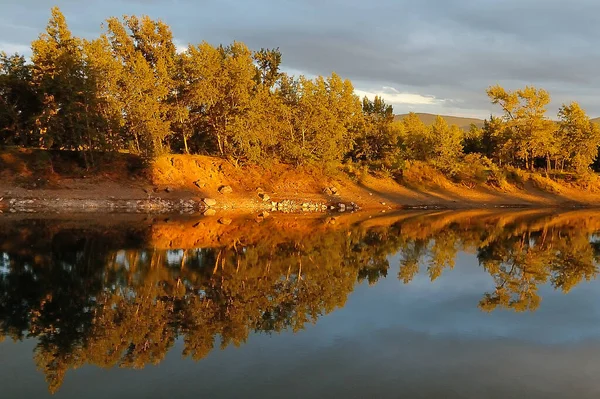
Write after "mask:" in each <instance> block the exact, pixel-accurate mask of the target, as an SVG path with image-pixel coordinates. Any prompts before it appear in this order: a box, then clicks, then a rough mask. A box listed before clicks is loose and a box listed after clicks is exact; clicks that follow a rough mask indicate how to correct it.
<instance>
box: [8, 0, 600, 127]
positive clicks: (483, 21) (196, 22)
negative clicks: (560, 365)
mask: <svg viewBox="0 0 600 399" xmlns="http://www.w3.org/2000/svg"><path fill="white" fill-rule="evenodd" d="M54 5H58V6H59V7H60V8H61V10H62V11H63V13H64V14H65V16H66V18H67V22H68V23H69V26H70V28H71V30H72V31H73V32H74V34H76V35H78V36H82V37H86V38H92V37H95V36H97V35H98V34H99V33H100V31H101V27H100V25H101V23H102V21H104V20H105V19H106V18H108V17H111V16H121V15H132V14H135V15H149V16H151V17H152V18H159V19H161V20H163V21H164V22H166V23H167V24H168V25H170V26H171V28H172V30H173V34H174V37H175V40H176V44H177V45H178V46H181V47H185V46H187V44H188V43H192V44H196V43H200V42H201V41H207V42H209V43H211V44H215V45H216V44H221V43H223V44H227V43H231V42H232V41H234V40H237V41H242V42H244V43H246V44H247V45H248V46H249V47H250V48H252V49H260V48H261V47H267V48H273V47H279V48H280V50H281V52H282V53H283V65H282V66H283V69H284V70H285V71H286V72H289V73H293V74H296V75H298V74H304V75H306V76H310V77H313V76H316V75H329V74H331V72H333V71H335V72H336V73H338V74H339V75H341V76H342V77H344V78H348V79H350V80H352V82H353V83H354V86H355V88H356V91H357V94H359V95H361V96H363V95H367V96H369V97H373V96H374V95H376V94H378V95H381V96H383V98H384V99H385V100H386V102H388V103H391V104H393V105H394V110H395V112H396V113H405V112H408V111H415V112H429V113H434V114H446V115H456V116H472V117H487V116H489V115H490V113H492V112H494V113H500V110H499V109H497V108H495V106H493V105H492V104H490V102H489V100H488V98H487V96H486V94H485V90H486V88H487V87H488V86H490V85H493V84H501V85H503V86H504V87H506V88H507V89H518V88H521V87H524V86H525V85H534V86H536V87H541V88H544V89H546V90H548V91H549V92H550V94H551V96H552V104H551V106H550V107H549V116H550V117H554V116H555V114H556V112H557V110H558V107H559V106H560V105H561V104H562V103H567V102H570V101H578V102H579V103H580V104H581V105H582V106H583V107H584V108H585V109H586V110H587V111H588V113H589V114H590V115H591V116H593V117H596V116H600V96H597V95H596V94H597V92H598V91H600V73H598V66H600V45H598V43H597V41H598V37H599V36H600V24H598V15H600V2H598V1H596V0H570V1H568V2H567V1H564V0H460V1H459V0H420V1H416V0H412V1H405V0H371V1H366V0H319V1H317V0H253V1H250V0H165V1H158V0H102V1H97V0H86V1H81V0H53V1H47V0H0V10H1V11H0V50H4V51H6V52H8V53H12V52H15V51H18V52H21V53H25V54H27V53H28V52H29V43H30V42H31V41H32V40H34V39H35V38H36V37H37V36H38V34H39V33H40V32H41V31H42V30H43V29H44V28H45V26H46V22H47V20H48V18H49V15H50V8H51V7H52V6H54Z"/></svg>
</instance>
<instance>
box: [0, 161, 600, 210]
mask: <svg viewBox="0 0 600 399" xmlns="http://www.w3.org/2000/svg"><path fill="white" fill-rule="evenodd" d="M36 156H37V155H36V154H35V152H32V151H25V150H13V151H8V152H7V151H4V152H0V211H2V212H15V213H16V212H19V213H21V212H69V213H72V212H107V211H117V212H143V213H204V212H206V211H207V210H208V213H209V214H212V213H215V212H216V213H219V214H221V213H223V212H226V213H229V214H237V213H260V212H285V213H290V212H291V213H302V212H303V213H323V212H329V211H332V210H335V211H340V210H342V211H353V210H357V209H363V210H379V211H382V210H386V211H389V210H393V209H402V208H404V209H411V208H413V209H414V208H422V209H473V208H504V207H561V208H574V207H595V206H600V193H594V192H589V191H587V190H582V189H575V188H572V187H558V189H557V188H556V186H555V188H554V189H553V190H552V191H547V190H542V189H540V188H538V187H535V186H534V185H532V184H527V183H526V184H523V185H520V186H510V185H509V186H505V187H503V188H502V189H500V188H497V187H492V186H486V185H480V186H475V187H468V186H466V185H463V184H457V183H452V182H450V181H448V180H446V179H438V180H436V181H435V182H426V183H422V184H419V185H410V184H404V185H402V184H399V183H398V182H396V181H395V180H393V179H391V178H384V177H374V176H371V175H364V174H363V175H361V176H360V177H357V176H356V175H353V174H348V173H345V172H342V171H334V172H332V171H327V172H325V171H323V170H321V169H318V168H314V167H313V168H308V167H304V168H296V167H293V166H290V165H280V164H277V165H271V166H269V167H258V166H254V167H240V166H235V165H233V164H232V163H231V162H229V161H227V160H223V159H220V158H214V157H206V156H184V155H167V156H163V157H160V158H158V159H156V160H155V161H153V162H151V163H148V164H142V163H139V161H138V160H136V159H135V158H133V157H132V156H130V155H123V154H121V155H119V156H118V157H117V158H116V159H113V160H111V163H110V167H104V168H99V169H97V170H91V171H90V170H86V169H83V168H82V167H81V165H78V164H77V163H76V162H74V161H71V160H65V159H60V160H59V161H56V160H51V161H47V160H44V161H39V160H36V158H35V157H36ZM113 157H114V155H113ZM44 159H45V158H44ZM209 208H210V209H209Z"/></svg>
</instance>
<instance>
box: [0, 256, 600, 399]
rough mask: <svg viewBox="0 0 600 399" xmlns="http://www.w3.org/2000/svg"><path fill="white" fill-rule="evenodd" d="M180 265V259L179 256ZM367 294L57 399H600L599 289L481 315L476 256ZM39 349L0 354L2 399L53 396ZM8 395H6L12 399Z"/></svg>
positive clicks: (101, 375) (108, 376)
mask: <svg viewBox="0 0 600 399" xmlns="http://www.w3.org/2000/svg"><path fill="white" fill-rule="evenodd" d="M173 256H174V258H173V259H172V260H173V261H176V260H177V259H176V258H177V253H175V252H174V253H173ZM398 263H399V259H398V257H397V256H392V257H390V264H391V268H390V270H389V272H388V277H387V278H383V279H381V280H379V282H378V283H377V284H376V285H375V286H369V285H368V284H367V283H363V284H360V285H357V286H356V287H355V291H354V292H353V293H352V294H351V295H350V296H349V298H348V301H347V303H346V306H345V307H344V308H343V309H338V310H336V311H334V312H333V313H331V314H329V315H326V316H322V317H321V318H319V319H318V321H317V323H316V324H315V325H308V326H307V328H306V329H305V330H303V331H301V332H299V333H298V334H292V333H282V334H274V335H271V336H268V335H265V334H258V335H256V334H255V335H251V336H250V338H249V339H248V342H247V343H245V344H243V345H242V346H240V347H239V348H235V347H233V346H231V347H229V348H227V349H226V350H224V351H221V350H219V349H215V350H214V351H213V352H211V353H210V354H209V355H208V356H207V357H206V358H205V359H203V360H201V361H199V362H193V361H192V360H190V359H182V357H181V352H182V350H183V344H182V342H181V341H178V342H177V343H176V344H175V347H174V348H172V350H171V351H170V352H169V354H168V355H167V357H166V359H165V360H164V361H163V362H162V363H160V364H159V365H158V366H148V367H146V368H145V369H144V370H142V371H140V370H129V369H117V368H115V369H110V370H100V369H98V368H96V367H91V366H85V367H83V368H81V369H77V370H72V371H69V372H68V374H67V377H66V379H65V381H64V384H63V386H62V387H61V389H60V391H59V392H58V393H57V395H56V396H55V397H56V398H79V397H86V398H106V397H129V398H167V397H177V398H186V397H203V396H204V397H214V398H221V397H223V398H238V397H244V398H261V399H263V398H281V397H293V398H296V397H297V398H304V397H351V398H364V397H394V398H395V397H423V398H437V397H449V398H481V397H486V398H488V397H489V398H496V397H497V398H506V397H524V398H537V397H539V398H547V397H556V398H559V397H560V398H562V397H596V396H597V395H598V394H600V383H596V381H597V377H596V375H597V373H598V372H600V343H599V341H598V339H597V337H598V336H600V328H599V325H600V322H599V321H600V317H599V315H598V307H599V306H600V300H599V299H600V290H598V282H597V281H592V282H589V283H587V282H582V283H581V284H579V285H578V286H576V287H575V288H574V289H573V290H572V291H571V292H570V293H569V294H567V295H565V294H563V293H562V292H559V291H555V290H554V289H552V287H549V286H544V287H540V295H541V296H542V302H541V305H540V307H539V309H538V310H537V311H535V312H524V313H515V312H513V311H510V310H502V309H500V308H499V309H496V310H495V311H493V312H491V313H485V312H482V311H481V310H479V309H478V307H477V304H478V302H479V300H480V299H481V298H482V296H483V294H484V293H485V292H486V291H488V290H492V289H493V281H492V278H491V277H490V275H489V274H487V273H486V272H485V271H484V270H483V269H482V268H481V267H480V266H478V264H477V259H476V257H475V256H473V255H466V254H460V255H459V257H458V259H457V261H456V266H455V268H454V269H445V270H444V272H443V273H442V275H441V276H440V277H439V278H438V279H437V280H436V281H435V282H433V283H431V282H430V281H429V277H428V275H427V273H426V270H425V269H424V267H422V270H421V273H419V274H418V275H417V276H416V277H415V278H414V280H413V281H412V282H411V283H409V284H407V285H405V284H403V283H402V282H401V281H399V280H398V279H397V274H398ZM32 349H33V347H32V343H31V341H26V342H24V343H18V344H13V343H10V342H5V343H2V344H0V384H1V385H2V386H3V387H5V388H4V389H3V392H4V394H3V395H2V398H5V397H6V398H11V397H32V398H33V397H36V398H37V397H46V396H48V395H49V394H48V392H47V388H46V384H45V383H44V381H43V375H42V374H41V373H39V372H37V371H35V366H34V364H33V362H32V360H31V354H32ZM4 395H7V396H4Z"/></svg>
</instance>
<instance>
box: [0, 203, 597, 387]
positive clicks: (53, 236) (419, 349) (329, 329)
mask: <svg viewBox="0 0 600 399" xmlns="http://www.w3.org/2000/svg"><path fill="white" fill-rule="evenodd" d="M113 219H114V220H113ZM113 219H110V218H107V217H106V216H103V217H98V218H95V219H93V218H89V217H86V218H83V219H82V218H81V217H71V218H62V219H56V218H54V219H46V220H41V219H31V218H29V219H21V218H15V217H4V219H0V333H1V334H2V336H3V340H2V342H0V397H1V398H44V397H56V398H103V399H104V398H107V397H127V398H192V397H193V398H198V397H211V398H261V399H263V398H283V397H286V398H307V397H315V398H321V397H331V398H400V397H410V398H413V397H414V398H507V397H509V398H513V397H516V398H521V397H522V398H565V397H574V398H575V397H577V398H588V397H589V398H592V397H594V398H596V397H598V395H599V394H600V379H599V378H598V373H599V372H600V286H599V282H598V281H597V280H596V275H597V273H598V270H599V269H598V262H599V261H600V243H598V237H600V235H597V232H598V231H600V213H595V212H591V211H578V212H570V213H566V214H559V213H554V212H544V211H521V212H516V213H500V212H480V213H477V212H470V213H469V212H467V213H452V212H442V213H438V214H425V213H407V214H398V215H394V216H389V217H386V219H382V218H372V219H369V220H367V221H363V222H360V221H356V222H353V223H351V222H349V221H345V219H344V218H343V217H341V218H338V219H337V220H333V219H331V218H328V217H324V218H307V219H302V218H301V219H298V220H291V219H285V218H277V217H275V218H271V219H267V220H264V221H262V222H261V223H258V222H257V221H255V220H234V221H233V223H232V224H230V225H224V224H219V223H217V222H216V219H214V220H213V219H196V220H185V219H182V220H164V219H160V220H158V219H155V220H150V219H140V218H139V217H138V219H136V218H134V217H129V219H118V218H113ZM334 223H335V224H334Z"/></svg>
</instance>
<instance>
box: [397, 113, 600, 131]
mask: <svg viewBox="0 0 600 399" xmlns="http://www.w3.org/2000/svg"><path fill="white" fill-rule="evenodd" d="M416 114H417V115H418V116H419V119H421V121H423V123H424V124H426V125H432V124H433V122H434V121H435V118H436V117H437V115H434V114H426V113H418V112H416ZM407 115H408V114H401V115H396V116H395V117H394V119H395V120H397V121H401V120H402V119H404V118H405V117H406V116H407ZM440 116H441V117H442V118H444V119H445V120H446V122H447V123H448V124H449V125H457V126H458V127H459V128H461V129H463V130H469V128H470V127H471V124H472V123H473V124H475V125H476V126H477V127H482V126H483V119H477V118H463V117H460V116H448V115H440ZM598 119H599V120H600V118H598Z"/></svg>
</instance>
